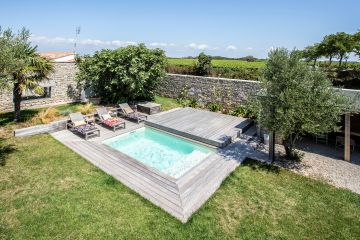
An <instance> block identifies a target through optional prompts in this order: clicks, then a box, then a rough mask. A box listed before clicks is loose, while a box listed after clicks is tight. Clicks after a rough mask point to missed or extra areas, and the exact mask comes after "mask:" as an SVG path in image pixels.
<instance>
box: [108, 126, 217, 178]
mask: <svg viewBox="0 0 360 240" xmlns="http://www.w3.org/2000/svg"><path fill="white" fill-rule="evenodd" d="M104 143H105V144H107V145H108V146H110V147H112V148H114V149H116V150H118V151H120V152H123V153H125V154H126V155H128V156H130V157H132V158H135V159H136V160H138V161H141V162H142V163H144V164H146V165H148V166H150V167H152V168H155V169H157V170H159V171H161V172H163V173H165V174H167V175H169V176H172V177H174V178H178V177H180V176H181V175H183V174H184V173H185V172H186V171H188V170H189V169H191V168H192V167H193V166H195V165H196V164H197V163H199V162H200V161H202V160H203V159H204V158H206V157H207V156H208V155H210V154H211V153H212V152H214V151H215V149H213V148H210V147H206V146H204V145H201V144H197V143H194V142H192V141H189V140H186V139H183V138H180V137H176V136H174V135H171V134H168V133H165V132H163V131H158V130H155V129H153V128H148V127H143V128H140V129H137V130H135V131H133V132H130V133H125V134H122V135H120V136H117V137H114V138H111V139H107V140H105V141H104Z"/></svg>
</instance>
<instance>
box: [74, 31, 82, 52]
mask: <svg viewBox="0 0 360 240" xmlns="http://www.w3.org/2000/svg"><path fill="white" fill-rule="evenodd" d="M80 31H81V28H80V26H77V27H76V29H75V42H74V54H76V42H77V41H78V37H79V35H80Z"/></svg>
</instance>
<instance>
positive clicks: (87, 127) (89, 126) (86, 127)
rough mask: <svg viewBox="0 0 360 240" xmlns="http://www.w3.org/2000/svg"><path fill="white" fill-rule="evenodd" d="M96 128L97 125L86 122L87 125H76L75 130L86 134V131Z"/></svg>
mask: <svg viewBox="0 0 360 240" xmlns="http://www.w3.org/2000/svg"><path fill="white" fill-rule="evenodd" d="M93 129H95V125H93V124H85V125H80V126H77V127H75V130H76V131H78V132H81V133H83V134H85V133H86V132H88V131H90V130H93Z"/></svg>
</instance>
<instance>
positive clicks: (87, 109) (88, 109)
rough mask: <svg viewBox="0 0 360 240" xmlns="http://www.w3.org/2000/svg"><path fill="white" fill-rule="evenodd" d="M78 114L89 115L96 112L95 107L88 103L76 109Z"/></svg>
mask: <svg viewBox="0 0 360 240" xmlns="http://www.w3.org/2000/svg"><path fill="white" fill-rule="evenodd" d="M76 111H77V112H81V113H82V114H89V113H93V112H94V111H95V107H94V105H93V104H92V103H87V104H84V105H82V106H79V107H77V108H76Z"/></svg>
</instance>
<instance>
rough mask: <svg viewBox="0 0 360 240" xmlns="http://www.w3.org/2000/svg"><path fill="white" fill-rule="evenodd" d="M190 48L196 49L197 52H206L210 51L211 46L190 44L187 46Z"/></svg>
mask: <svg viewBox="0 0 360 240" xmlns="http://www.w3.org/2000/svg"><path fill="white" fill-rule="evenodd" d="M187 46H188V47H189V48H192V49H196V50H205V49H209V48H210V46H209V45H207V44H196V43H190V44H189V45H187Z"/></svg>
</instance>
